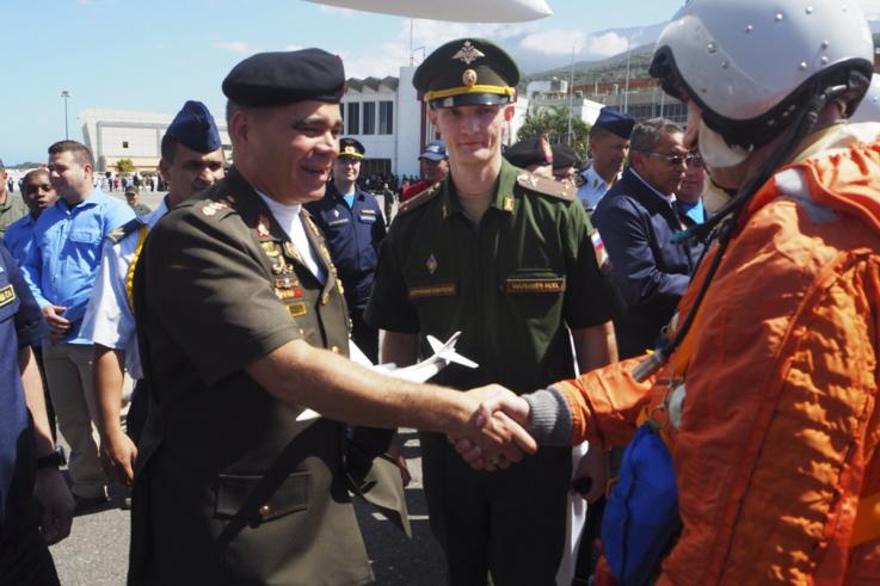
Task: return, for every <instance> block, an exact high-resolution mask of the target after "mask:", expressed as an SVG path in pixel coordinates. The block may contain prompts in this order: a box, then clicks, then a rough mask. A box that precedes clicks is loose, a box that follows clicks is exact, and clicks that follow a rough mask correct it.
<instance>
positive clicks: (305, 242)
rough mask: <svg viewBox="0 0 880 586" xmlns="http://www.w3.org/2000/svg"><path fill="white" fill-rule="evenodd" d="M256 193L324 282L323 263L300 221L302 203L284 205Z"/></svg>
mask: <svg viewBox="0 0 880 586" xmlns="http://www.w3.org/2000/svg"><path fill="white" fill-rule="evenodd" d="M257 194H258V195H259V196H260V197H262V198H263V201H264V202H266V205H267V206H268V207H269V211H270V212H272V215H273V216H275V220H276V221H277V222H278V224H279V225H280V226H281V229H282V230H284V232H285V233H286V234H287V237H288V238H290V241H291V242H293V245H294V246H296V249H297V250H298V251H299V253H300V255H301V256H302V258H303V262H304V263H305V264H306V267H308V269H309V270H310V271H311V272H312V274H313V275H315V277H316V278H317V279H318V281H319V282H321V283H324V282H325V281H326V279H327V275H326V273H325V271H324V267H323V265H321V263H319V262H318V255H317V253H316V251H315V250H314V249H313V248H312V244H311V242H309V238H308V236H306V229H305V226H303V223H302V216H301V215H300V212H301V211H302V204H298V203H296V204H293V205H284V204H283V203H278V202H277V201H275V200H274V199H272V198H271V197H269V196H268V195H266V194H264V193H261V192H259V191H257Z"/></svg>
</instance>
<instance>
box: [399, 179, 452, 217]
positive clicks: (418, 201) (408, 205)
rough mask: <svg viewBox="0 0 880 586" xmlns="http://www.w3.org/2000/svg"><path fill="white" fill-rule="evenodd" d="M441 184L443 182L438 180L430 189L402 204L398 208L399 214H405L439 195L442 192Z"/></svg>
mask: <svg viewBox="0 0 880 586" xmlns="http://www.w3.org/2000/svg"><path fill="white" fill-rule="evenodd" d="M441 185H442V182H440V181H438V182H437V183H435V184H434V185H432V186H431V187H429V188H428V189H426V190H424V191H420V192H419V193H417V194H415V195H414V196H412V197H411V198H409V199H408V200H406V201H405V202H403V203H402V204H400V208H399V209H398V210H397V214H398V215H400V214H405V213H407V212H411V211H413V210H414V209H416V208H418V207H421V206H423V205H425V204H426V203H428V202H429V201H431V200H432V199H434V198H435V197H437V195H438V194H439V193H440V186H441Z"/></svg>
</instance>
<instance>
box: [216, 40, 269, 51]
mask: <svg viewBox="0 0 880 586" xmlns="http://www.w3.org/2000/svg"><path fill="white" fill-rule="evenodd" d="M211 46H212V47H214V48H215V49H222V50H223V51H229V52H230V53H256V52H257V51H259V50H260V49H259V48H257V47H255V46H253V45H251V44H250V43H249V42H247V41H217V42H215V43H211Z"/></svg>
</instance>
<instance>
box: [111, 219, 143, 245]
mask: <svg viewBox="0 0 880 586" xmlns="http://www.w3.org/2000/svg"><path fill="white" fill-rule="evenodd" d="M143 225H144V223H143V222H142V221H141V220H140V219H138V218H135V219H133V220H129V221H128V222H126V223H124V224H123V225H121V226H120V227H118V228H116V229H115V230H111V231H110V233H109V234H107V240H109V241H110V242H112V243H113V244H119V243H120V242H122V240H123V239H124V238H125V237H126V236H128V235H129V234H134V233H135V232H137V230H138V228H140V227H141V226H143Z"/></svg>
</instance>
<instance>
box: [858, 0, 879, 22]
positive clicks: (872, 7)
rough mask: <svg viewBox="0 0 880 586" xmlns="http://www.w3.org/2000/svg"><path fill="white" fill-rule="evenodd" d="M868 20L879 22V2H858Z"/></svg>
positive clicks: (877, 0) (874, 0) (861, 0)
mask: <svg viewBox="0 0 880 586" xmlns="http://www.w3.org/2000/svg"><path fill="white" fill-rule="evenodd" d="M859 4H861V5H862V10H864V11H865V16H866V17H867V18H868V20H880V0H860V2H859Z"/></svg>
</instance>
